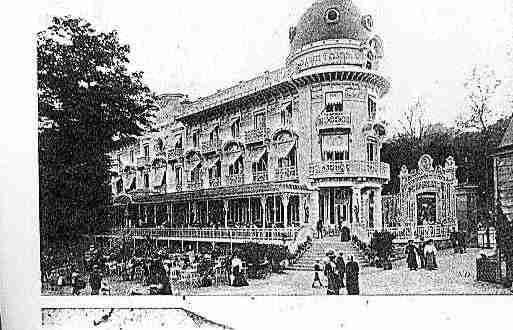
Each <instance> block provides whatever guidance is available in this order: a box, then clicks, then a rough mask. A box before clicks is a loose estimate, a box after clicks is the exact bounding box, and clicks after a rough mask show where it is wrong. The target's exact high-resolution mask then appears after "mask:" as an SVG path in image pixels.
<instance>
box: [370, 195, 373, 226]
mask: <svg viewBox="0 0 513 330" xmlns="http://www.w3.org/2000/svg"><path fill="white" fill-rule="evenodd" d="M369 228H374V191H371V192H370V193H369Z"/></svg>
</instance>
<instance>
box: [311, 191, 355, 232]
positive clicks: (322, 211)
mask: <svg viewBox="0 0 513 330" xmlns="http://www.w3.org/2000/svg"><path fill="white" fill-rule="evenodd" d="M351 196H352V192H351V189H349V188H344V187H330V188H321V189H320V191H319V219H321V220H322V221H323V224H324V227H325V228H329V229H332V230H340V229H342V227H347V228H350V227H351V223H352V214H351Z"/></svg>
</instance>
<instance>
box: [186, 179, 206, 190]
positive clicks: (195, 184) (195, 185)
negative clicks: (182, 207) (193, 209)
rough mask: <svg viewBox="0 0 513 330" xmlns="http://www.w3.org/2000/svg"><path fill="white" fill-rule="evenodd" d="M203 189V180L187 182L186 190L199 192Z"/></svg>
mask: <svg viewBox="0 0 513 330" xmlns="http://www.w3.org/2000/svg"><path fill="white" fill-rule="evenodd" d="M202 188H203V180H199V181H188V182H187V189H188V190H199V189H202Z"/></svg>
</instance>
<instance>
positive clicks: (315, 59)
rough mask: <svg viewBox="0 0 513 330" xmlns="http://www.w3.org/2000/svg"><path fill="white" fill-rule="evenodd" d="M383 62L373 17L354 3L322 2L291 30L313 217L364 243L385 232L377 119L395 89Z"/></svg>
mask: <svg viewBox="0 0 513 330" xmlns="http://www.w3.org/2000/svg"><path fill="white" fill-rule="evenodd" d="M382 58H383V44H382V40H381V38H380V37H378V36H377V35H375V34H374V31H373V19H372V17H371V16H370V15H365V14H362V13H361V12H360V10H359V8H357V7H356V6H355V5H354V4H353V3H352V1H351V0H322V1H317V2H315V3H314V4H313V5H312V6H311V7H310V8H309V9H308V10H307V11H306V12H305V13H304V14H303V16H302V17H301V18H300V20H299V22H298V24H297V25H296V26H295V27H291V28H290V53H289V56H288V57H287V69H288V71H289V73H290V75H291V77H292V80H293V81H294V82H295V84H296V86H298V95H297V96H296V97H297V99H298V104H300V105H301V106H299V107H300V109H299V111H300V112H301V115H300V117H301V118H302V119H303V118H304V120H302V122H301V123H300V127H298V130H299V131H300V132H301V133H300V134H301V135H303V134H304V135H305V136H304V139H303V141H305V143H304V145H303V148H304V149H303V150H302V151H304V152H302V153H301V157H305V158H306V159H304V160H305V162H304V163H306V164H308V165H307V167H306V168H305V173H307V174H306V177H307V180H308V183H309V184H310V185H311V187H312V188H313V189H314V190H315V191H316V192H315V193H314V194H313V196H314V203H312V204H311V205H312V206H313V207H315V206H317V205H318V210H313V211H314V212H312V214H318V217H319V220H322V221H323V224H324V226H325V227H330V226H332V227H334V228H343V229H344V230H345V231H347V232H348V234H350V235H353V234H355V235H357V236H359V237H360V238H361V239H364V240H366V239H368V236H369V234H370V233H372V232H373V231H374V230H379V229H381V228H382V215H381V188H382V185H383V184H385V183H386V182H387V181H388V180H389V179H390V170H389V166H388V165H387V164H384V163H381V161H380V150H381V144H382V140H383V137H384V136H385V134H386V131H385V127H384V126H383V125H382V124H381V123H379V122H378V121H377V119H376V112H377V109H378V106H377V105H378V104H379V102H380V99H381V98H382V97H383V96H384V95H385V94H386V93H387V92H388V90H389V88H390V84H389V81H388V79H387V78H386V77H384V76H383V75H382V74H380V73H379V67H380V62H381V60H382ZM307 155H309V156H307ZM315 199H318V203H316V202H315Z"/></svg>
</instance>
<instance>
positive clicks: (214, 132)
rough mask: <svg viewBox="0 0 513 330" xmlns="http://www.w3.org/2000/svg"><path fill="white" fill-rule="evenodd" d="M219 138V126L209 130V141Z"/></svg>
mask: <svg viewBox="0 0 513 330" xmlns="http://www.w3.org/2000/svg"><path fill="white" fill-rule="evenodd" d="M218 140H219V126H216V127H214V129H213V130H212V131H211V132H210V142H215V141H218Z"/></svg>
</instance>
